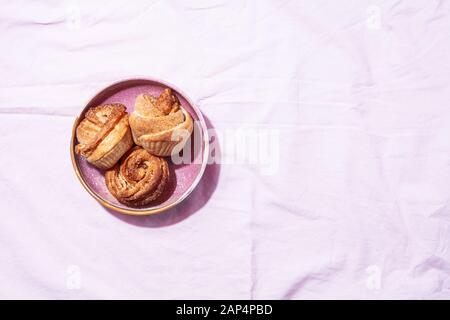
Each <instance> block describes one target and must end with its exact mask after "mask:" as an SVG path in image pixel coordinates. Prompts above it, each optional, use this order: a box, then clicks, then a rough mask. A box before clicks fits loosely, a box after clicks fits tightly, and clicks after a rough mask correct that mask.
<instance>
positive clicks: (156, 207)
mask: <svg viewBox="0 0 450 320" xmlns="http://www.w3.org/2000/svg"><path fill="white" fill-rule="evenodd" d="M167 87H168V88H171V89H172V90H173V91H174V92H175V93H176V95H177V96H178V98H179V100H180V102H181V105H182V107H183V108H185V109H186V110H187V111H188V112H189V113H190V114H191V116H192V118H193V119H194V123H195V125H194V132H193V133H192V135H191V138H190V142H189V141H188V143H187V144H186V147H185V148H184V149H183V151H182V152H184V157H183V158H186V156H187V155H189V156H188V158H190V161H187V162H186V161H184V163H179V164H174V163H173V161H172V159H171V158H170V157H168V158H166V159H167V160H168V163H169V167H170V173H171V180H170V183H169V187H168V188H167V189H166V191H165V193H164V194H163V195H162V196H161V197H160V198H159V199H158V200H156V201H155V202H153V203H151V204H150V205H148V206H146V207H142V208H132V207H128V206H126V205H124V204H121V203H120V202H118V201H117V200H116V199H115V198H114V197H113V196H112V195H111V193H110V192H109V191H108V189H107V187H106V184H105V178H104V172H103V171H102V170H99V169H97V168H95V167H93V166H92V165H90V164H89V163H88V162H87V161H86V160H85V159H84V158H83V157H81V156H79V155H77V154H75V152H74V148H75V145H76V144H77V143H78V141H77V139H76V136H75V129H76V127H77V126H78V123H79V121H81V120H82V119H83V118H84V113H85V112H86V111H87V110H88V109H89V108H91V107H94V106H97V105H100V104H105V103H122V104H124V105H125V106H126V107H127V111H128V113H131V112H133V109H134V101H135V99H136V96H137V95H138V94H140V93H149V94H152V95H156V96H157V95H159V94H160V93H161V92H162V91H163V90H164V88H167ZM208 141H209V140H208V133H207V129H206V125H205V121H204V119H203V116H202V114H201V112H200V110H199V109H198V108H197V107H196V106H195V105H194V104H193V103H192V101H191V100H189V98H188V97H187V96H186V95H185V94H184V93H183V92H181V91H180V90H179V89H177V88H175V87H174V86H173V85H170V84H168V83H165V82H163V81H160V80H154V79H130V80H124V81H120V82H117V83H115V84H112V85H111V86H109V87H107V88H105V89H104V90H102V91H101V92H99V93H98V94H97V95H95V96H94V97H93V98H92V99H91V100H90V101H89V103H88V104H87V105H86V107H85V108H84V109H83V111H82V112H81V114H80V115H79V117H78V118H77V119H76V120H75V123H74V125H73V130H72V140H71V144H70V154H71V157H72V164H73V167H74V169H75V173H76V174H77V177H78V178H79V180H80V182H81V183H82V185H83V186H84V187H85V188H86V190H87V191H88V192H89V193H90V194H91V195H92V196H93V197H94V198H95V199H96V200H97V201H99V202H100V203H101V204H102V205H103V206H105V207H107V208H110V209H112V210H115V211H118V212H121V213H124V214H132V215H149V214H154V213H158V212H162V211H164V210H167V209H169V208H171V207H173V206H175V205H176V204H178V203H180V202H181V201H182V200H183V199H185V198H186V197H187V196H188V195H189V194H190V193H191V192H192V190H193V189H194V188H195V186H196V185H197V184H198V182H199V181H200V179H201V177H202V175H203V172H204V170H205V167H206V164H207V159H208V152H209V151H208Z"/></svg>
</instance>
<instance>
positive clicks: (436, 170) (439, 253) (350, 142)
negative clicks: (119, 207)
mask: <svg viewBox="0 0 450 320" xmlns="http://www.w3.org/2000/svg"><path fill="white" fill-rule="evenodd" d="M0 7H1V9H0V31H1V32H0V44H1V47H2V52H1V54H0V71H1V78H0V152H1V155H0V194H1V201H0V212H1V221H0V297H1V298H39V299H50V298H57V299H66V298H67V299H80V298H91V299H94V298H138V299H140V298H150V299H151V298H161V299H166V298H167V299H169V298H170V299H174V298H175V299H177V298H190V299H196V298H210V299H218V298H235V299H241V298H242V299H250V298H251V299H260V298H268V299H271V298H275V299H279V298H285V299H311V298H374V299H378V298H413V299H420V298H450V251H449V248H450V206H449V200H450V193H449V191H450V106H449V102H450V87H449V86H450V41H449V39H450V1H428V0H427V1H425V0H423V1H375V0H374V1H370V2H369V1H359V0H358V1H224V0H211V1H206V0H202V1H192V0H189V1H181V0H179V1H175V0H171V1H117V0H114V1H50V0H46V1H39V2H37V1H2V3H1V6H0ZM134 76H144V77H145V76H149V77H155V78H161V79H164V80H166V81H169V82H171V83H174V84H175V85H177V86H178V87H180V88H182V89H183V91H185V92H187V93H188V95H189V96H190V97H191V98H192V100H193V101H194V102H195V103H196V104H197V105H198V107H199V108H200V109H201V110H202V112H203V113H204V114H205V116H206V117H207V118H208V119H209V120H210V122H211V124H212V126H214V127H215V129H216V130H217V131H218V132H224V131H226V130H227V129H229V128H256V129H257V130H261V131H264V130H274V132H276V133H277V137H278V138H277V140H276V141H277V146H278V147H279V148H278V149H277V150H278V151H277V152H273V153H271V154H270V156H268V157H270V158H269V160H270V161H275V162H276V161H278V164H279V166H278V169H277V170H276V172H274V173H273V174H267V173H266V174H264V173H263V172H262V171H263V170H262V167H261V163H256V164H251V163H247V162H245V161H244V162H243V163H241V164H218V165H215V166H213V167H211V168H208V174H207V175H206V176H205V178H204V179H203V180H202V183H201V184H200V186H199V187H198V189H197V190H196V191H195V193H194V194H193V195H192V196H191V197H190V198H189V199H188V200H186V202H185V203H183V204H182V205H180V206H179V207H177V208H176V209H174V210H171V211H170V212H168V213H167V214H162V215H158V216H152V217H144V218H130V217H122V216H120V215H119V214H112V213H110V212H108V211H106V210H105V209H103V208H102V207H101V206H100V205H99V204H98V203H96V202H95V200H94V199H92V198H91V197H90V196H89V195H88V194H87V192H86V191H85V190H84V189H83V188H82V186H81V185H80V184H79V182H78V181H77V179H76V176H75V174H74V172H73V169H72V165H71V161H70V155H69V142H70V134H71V126H72V123H73V121H74V119H75V117H76V115H78V113H79V112H80V110H81V109H82V108H83V107H84V105H85V103H86V102H87V100H88V99H89V98H90V97H91V96H92V95H93V94H95V93H96V92H97V91H98V90H100V89H102V88H104V87H105V86H107V85H109V84H110V83H112V82H115V81H118V80H121V79H125V78H132V77H134ZM226 145H227V141H225V138H223V140H221V141H220V148H221V152H222V155H223V156H227V155H230V154H233V152H234V151H233V143H231V144H228V147H225V146H226Z"/></svg>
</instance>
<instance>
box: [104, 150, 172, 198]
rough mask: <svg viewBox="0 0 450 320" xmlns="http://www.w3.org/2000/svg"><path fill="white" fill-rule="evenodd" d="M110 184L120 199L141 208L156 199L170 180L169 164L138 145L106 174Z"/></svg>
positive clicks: (108, 185) (110, 188) (114, 193)
mask: <svg viewBox="0 0 450 320" xmlns="http://www.w3.org/2000/svg"><path fill="white" fill-rule="evenodd" d="M105 180H106V186H107V187H108V190H109V191H110V192H111V193H112V195H113V196H114V197H115V198H116V199H117V200H119V202H121V203H123V204H126V205H128V206H134V207H139V206H143V205H146V204H148V203H149V202H151V201H153V200H156V199H157V198H158V197H159V196H160V195H161V194H162V193H163V191H164V189H165V187H166V185H167V182H168V181H169V166H168V164H167V161H166V160H165V159H164V158H159V157H156V156H154V155H152V154H150V153H149V152H148V151H147V150H145V149H143V148H141V147H134V148H133V149H131V150H130V151H129V152H128V153H127V154H126V155H125V156H124V158H123V159H122V161H121V162H120V164H117V165H116V166H115V167H114V168H112V169H111V170H108V171H106V174H105Z"/></svg>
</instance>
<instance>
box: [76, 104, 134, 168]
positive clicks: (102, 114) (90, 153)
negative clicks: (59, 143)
mask: <svg viewBox="0 0 450 320" xmlns="http://www.w3.org/2000/svg"><path fill="white" fill-rule="evenodd" d="M76 135H77V139H78V142H79V144H77V145H76V146H75V152H76V153H77V154H80V155H82V156H83V157H85V158H86V159H87V161H88V162H90V163H92V164H93V165H94V166H96V167H97V168H100V169H109V168H112V167H113V166H114V165H115V164H116V163H117V161H119V159H120V157H122V155H123V154H124V153H125V152H127V151H128V150H129V149H130V148H131V147H132V146H133V138H132V136H131V130H130V126H129V123H128V114H127V112H126V108H125V106H124V105H122V104H105V105H100V106H97V107H93V108H90V109H89V110H88V111H87V112H86V115H85V117H84V119H83V120H82V121H81V122H80V124H79V125H78V127H77V130H76Z"/></svg>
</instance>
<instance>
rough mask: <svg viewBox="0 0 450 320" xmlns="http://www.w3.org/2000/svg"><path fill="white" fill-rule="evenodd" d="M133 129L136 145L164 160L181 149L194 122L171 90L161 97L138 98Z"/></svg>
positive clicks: (132, 114)
mask: <svg viewBox="0 0 450 320" xmlns="http://www.w3.org/2000/svg"><path fill="white" fill-rule="evenodd" d="M130 127H131V132H132V134H133V139H134V142H135V143H136V144H137V145H139V146H142V147H143V148H144V149H146V150H147V151H148V152H150V153H152V154H154V155H157V156H162V157H165V156H170V155H171V154H172V153H174V152H178V151H180V150H181V148H182V147H183V145H184V143H186V140H187V138H188V137H189V135H190V134H191V133H192V129H193V127H194V123H193V121H192V117H191V116H190V114H189V113H188V112H187V111H186V110H185V109H184V108H182V107H181V106H180V101H179V100H178V98H177V97H176V95H175V94H173V93H172V90H170V89H165V90H164V91H163V92H162V93H161V95H160V96H159V97H158V98H156V97H153V96H151V95H148V94H140V95H139V96H137V98H136V102H135V107H134V111H133V112H132V113H131V115H130ZM175 146H177V148H175Z"/></svg>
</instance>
